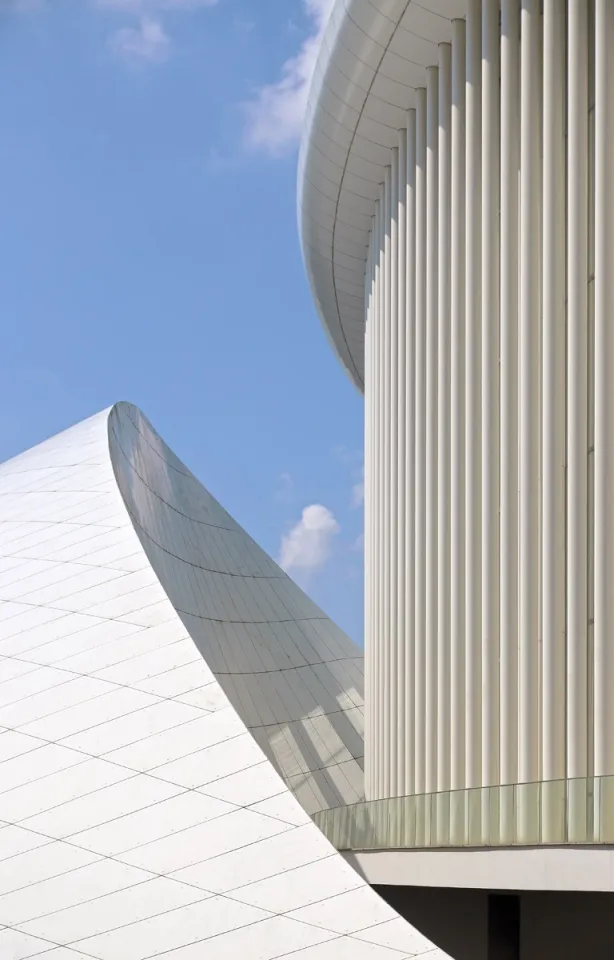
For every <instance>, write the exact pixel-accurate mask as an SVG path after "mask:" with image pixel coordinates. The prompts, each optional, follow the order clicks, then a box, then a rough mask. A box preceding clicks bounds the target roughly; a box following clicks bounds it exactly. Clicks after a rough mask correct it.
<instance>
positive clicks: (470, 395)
mask: <svg viewBox="0 0 614 960" xmlns="http://www.w3.org/2000/svg"><path fill="white" fill-rule="evenodd" d="M480 13H481V11H480V0H468V5H467V63H466V82H465V115H466V150H465V177H466V181H465V183H466V186H465V197H466V205H467V211H468V216H467V221H466V232H465V237H466V248H465V703H466V728H465V729H466V733H465V747H466V753H465V786H466V787H477V786H479V785H480V780H481V653H482V651H481V642H480V638H481V616H480V614H481V599H480V594H481V589H480V588H481V573H480V571H481V560H480V554H481V550H480V546H481V543H480V529H481V524H480V509H481V495H480V486H481V473H480V462H481V457H480V433H481V431H480V422H481V403H480V383H481V381H480V367H481V365H480V358H481V329H480V326H481V309H480V250H481V244H480V228H481V215H480V209H481V203H480V197H481V182H482V178H481V74H482V62H481V58H482V45H481V18H480Z"/></svg>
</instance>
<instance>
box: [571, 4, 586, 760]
mask: <svg viewBox="0 0 614 960" xmlns="http://www.w3.org/2000/svg"><path fill="white" fill-rule="evenodd" d="M567 50H568V54H567V59H568V66H567V69H568V80H567V110H568V113H567V776H568V777H570V778H573V777H585V776H586V775H587V773H588V768H587V736H588V728H587V719H588V700H587V625H588V586H587V553H588V537H587V521H588V507H587V504H588V470H587V451H588V403H587V400H588V345H587V327H588V4H587V2H586V0H569V5H568V27H567Z"/></svg>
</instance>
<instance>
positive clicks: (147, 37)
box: [109, 17, 171, 64]
mask: <svg viewBox="0 0 614 960" xmlns="http://www.w3.org/2000/svg"><path fill="white" fill-rule="evenodd" d="M109 43H110V46H111V49H112V50H113V52H114V53H116V54H117V56H119V57H121V58H122V59H123V60H126V61H128V62H130V63H137V64H138V63H161V62H162V61H163V60H166V58H167V57H168V54H169V50H170V45H171V42H170V38H169V36H168V34H167V33H166V31H165V29H164V27H163V26H162V24H161V23H160V21H159V20H153V19H151V18H150V17H141V19H140V21H139V23H138V24H137V26H136V27H120V29H119V30H117V31H116V32H115V33H114V34H113V36H112V37H111V39H110V41H109Z"/></svg>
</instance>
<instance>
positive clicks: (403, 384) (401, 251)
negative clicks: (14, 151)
mask: <svg viewBox="0 0 614 960" xmlns="http://www.w3.org/2000/svg"><path fill="white" fill-rule="evenodd" d="M398 152H399V162H398V171H397V173H398V177H397V194H398V204H397V207H398V212H397V224H398V251H397V252H398V271H397V276H398V330H399V333H398V349H397V356H396V361H397V382H398V417H399V428H398V451H397V468H398V492H397V502H398V507H397V509H398V516H397V527H398V536H397V585H396V591H397V604H398V609H397V619H398V651H399V653H398V663H397V676H396V682H397V704H398V707H397V723H396V727H395V737H396V756H397V792H398V793H399V794H401V795H405V778H406V772H407V769H408V767H409V766H412V767H413V749H410V744H409V742H408V740H407V736H406V732H405V731H406V729H407V707H408V701H409V703H410V704H411V703H413V697H410V696H409V691H408V689H407V675H408V663H407V659H408V656H407V655H408V649H409V647H410V644H411V640H410V630H411V627H412V626H413V625H411V622H410V621H409V620H408V616H407V613H408V607H409V609H410V610H411V607H412V604H411V603H409V604H408V597H407V593H406V589H407V576H406V556H405V549H406V542H407V513H408V510H407V506H408V504H409V503H411V502H412V501H411V500H409V499H408V490H407V459H408V449H407V439H408V438H407V391H408V389H411V386H412V383H413V371H412V372H411V373H410V371H409V369H408V367H407V274H406V270H407V263H406V257H407V216H406V210H407V130H400V131H399V147H398ZM412 747H413V744H412Z"/></svg>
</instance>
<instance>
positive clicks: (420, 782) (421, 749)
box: [414, 88, 426, 793]
mask: <svg viewBox="0 0 614 960" xmlns="http://www.w3.org/2000/svg"><path fill="white" fill-rule="evenodd" d="M415 381H416V499H415V514H414V516H415V533H416V540H415V544H416V546H415V553H414V556H415V564H414V577H415V581H414V582H415V592H414V602H415V624H416V627H415V632H414V644H415V654H414V655H415V673H414V705H415V715H414V738H415V741H414V742H415V756H416V776H415V789H416V793H424V790H425V743H426V741H425V711H424V708H425V703H426V697H425V689H424V688H425V681H426V577H425V564H424V556H425V550H426V90H425V89H424V88H420V89H419V90H416V351H415Z"/></svg>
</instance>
